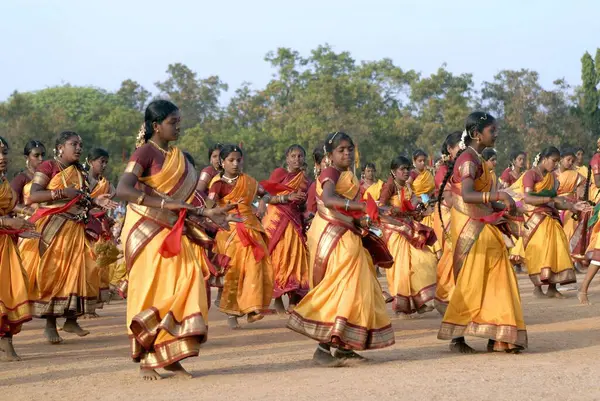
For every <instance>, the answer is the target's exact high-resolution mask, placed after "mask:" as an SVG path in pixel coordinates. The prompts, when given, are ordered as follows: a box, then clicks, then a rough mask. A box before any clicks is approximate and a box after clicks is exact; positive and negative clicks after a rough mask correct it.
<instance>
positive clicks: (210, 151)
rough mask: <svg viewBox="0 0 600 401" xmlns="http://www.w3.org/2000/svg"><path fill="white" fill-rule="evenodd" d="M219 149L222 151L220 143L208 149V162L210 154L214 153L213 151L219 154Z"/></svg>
mask: <svg viewBox="0 0 600 401" xmlns="http://www.w3.org/2000/svg"><path fill="white" fill-rule="evenodd" d="M221 149H223V145H222V144H220V143H215V144H214V145H212V146H211V147H210V148H208V160H209V161H210V158H211V157H212V154H213V153H214V151H215V150H218V151H219V154H220V153H221Z"/></svg>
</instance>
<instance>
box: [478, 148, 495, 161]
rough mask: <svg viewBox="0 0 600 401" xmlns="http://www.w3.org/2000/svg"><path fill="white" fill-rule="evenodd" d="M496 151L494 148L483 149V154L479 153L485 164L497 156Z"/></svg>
mask: <svg viewBox="0 0 600 401" xmlns="http://www.w3.org/2000/svg"><path fill="white" fill-rule="evenodd" d="M497 155H498V154H497V153H496V149H494V148H485V149H483V152H481V156H483V160H485V161H486V162H487V161H489V160H490V159H491V158H492V157H494V156H497Z"/></svg>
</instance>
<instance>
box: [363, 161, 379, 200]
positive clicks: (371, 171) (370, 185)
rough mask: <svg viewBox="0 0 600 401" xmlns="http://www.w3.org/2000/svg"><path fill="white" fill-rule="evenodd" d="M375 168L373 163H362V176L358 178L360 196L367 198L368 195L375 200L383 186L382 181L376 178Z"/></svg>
mask: <svg viewBox="0 0 600 401" xmlns="http://www.w3.org/2000/svg"><path fill="white" fill-rule="evenodd" d="M376 175H377V168H376V167H375V164H374V163H367V164H365V165H364V167H363V170H362V177H361V180H360V198H361V199H365V200H366V199H367V197H368V196H369V195H371V197H372V198H373V199H375V200H378V199H379V197H380V196H381V188H383V181H381V180H379V179H377V177H376Z"/></svg>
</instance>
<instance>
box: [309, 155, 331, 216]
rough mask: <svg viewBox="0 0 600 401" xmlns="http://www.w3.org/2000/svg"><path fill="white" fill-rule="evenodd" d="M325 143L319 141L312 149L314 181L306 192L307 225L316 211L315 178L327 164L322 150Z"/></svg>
mask: <svg viewBox="0 0 600 401" xmlns="http://www.w3.org/2000/svg"><path fill="white" fill-rule="evenodd" d="M324 146H325V144H324V143H320V144H319V145H317V147H316V148H315V149H314V150H313V160H314V166H313V172H314V176H315V181H313V182H312V183H311V184H310V186H309V187H308V192H307V194H306V212H305V216H304V218H305V220H306V224H307V226H309V225H310V222H311V221H312V219H313V217H314V216H315V214H316V213H317V180H318V179H319V175H321V171H323V170H325V169H326V168H327V166H326V165H325V152H324V151H323V148H324Z"/></svg>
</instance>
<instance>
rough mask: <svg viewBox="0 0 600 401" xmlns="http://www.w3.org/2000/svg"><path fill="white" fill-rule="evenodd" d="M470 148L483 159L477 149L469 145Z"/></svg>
mask: <svg viewBox="0 0 600 401" xmlns="http://www.w3.org/2000/svg"><path fill="white" fill-rule="evenodd" d="M469 147H470V148H471V149H473V152H475V153H476V154H477V156H479V157H481V153H479V152H478V151H477V150H475V148H474V147H473V146H471V145H469Z"/></svg>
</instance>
